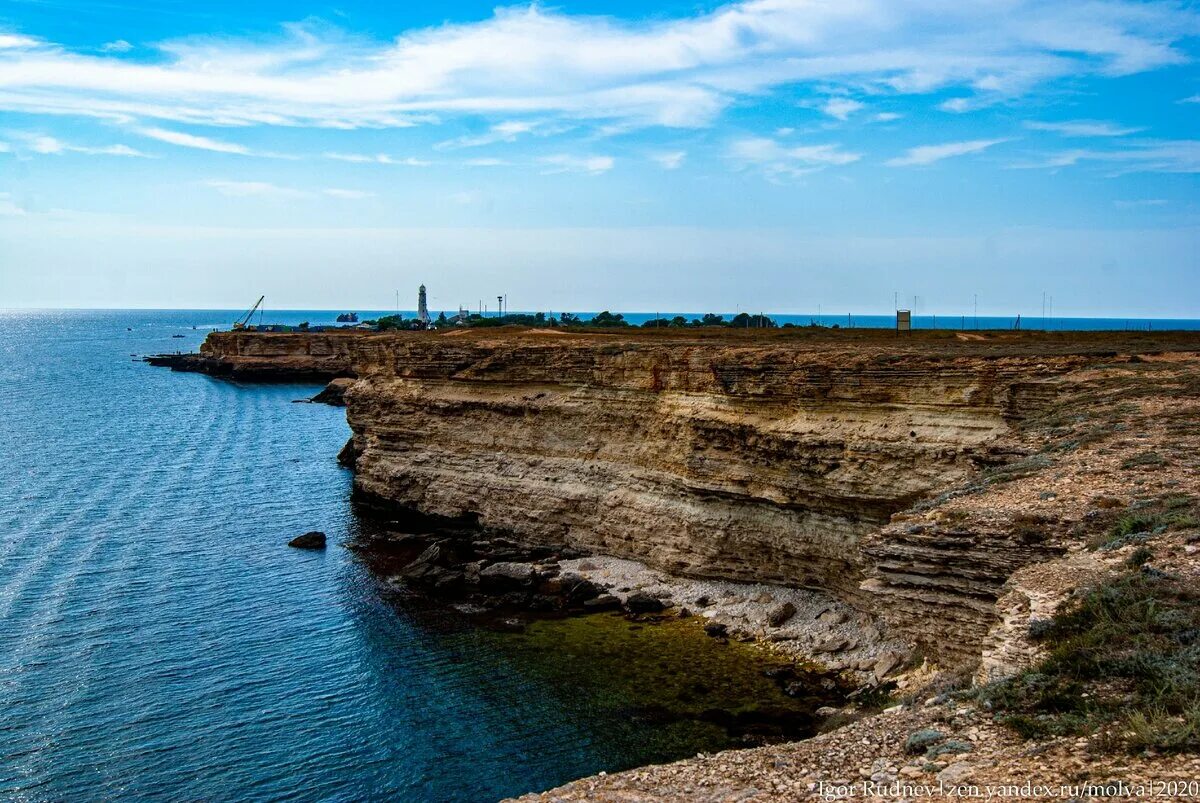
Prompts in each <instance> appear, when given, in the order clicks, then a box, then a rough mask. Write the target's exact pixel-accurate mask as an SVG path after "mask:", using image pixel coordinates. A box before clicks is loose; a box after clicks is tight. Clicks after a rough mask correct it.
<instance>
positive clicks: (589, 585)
mask: <svg viewBox="0 0 1200 803" xmlns="http://www.w3.org/2000/svg"><path fill="white" fill-rule="evenodd" d="M559 582H561V583H562V593H563V596H565V597H566V598H567V602H568V603H571V604H574V605H578V604H580V603H583V602H586V601H588V600H589V599H593V598H594V597H597V596H599V595H600V590H601V589H600V587H599V586H598V585H596V584H595V583H593V582H592V581H591V580H589V579H587V578H586V577H582V576H580V575H578V574H564V575H562V576H561V577H559Z"/></svg>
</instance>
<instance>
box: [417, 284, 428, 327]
mask: <svg viewBox="0 0 1200 803" xmlns="http://www.w3.org/2000/svg"><path fill="white" fill-rule="evenodd" d="M417 319H418V320H420V321H421V325H422V326H429V304H428V303H426V301H425V285H421V288H420V289H419V290H417Z"/></svg>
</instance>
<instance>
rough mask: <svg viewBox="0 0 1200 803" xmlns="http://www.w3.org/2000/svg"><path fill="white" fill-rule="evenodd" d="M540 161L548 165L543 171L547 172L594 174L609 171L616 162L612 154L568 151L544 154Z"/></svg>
mask: <svg viewBox="0 0 1200 803" xmlns="http://www.w3.org/2000/svg"><path fill="white" fill-rule="evenodd" d="M538 161H539V162H540V163H541V164H543V165H545V166H546V168H547V169H546V170H545V171H543V172H546V173H588V174H590V175H593V176H598V175H600V174H601V173H607V172H608V171H609V170H612V168H613V165H614V164H616V160H615V159H613V158H612V157H611V156H572V155H570V154H566V153H557V154H554V155H552V156H543V157H542V158H541V159H539V160H538Z"/></svg>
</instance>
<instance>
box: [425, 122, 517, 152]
mask: <svg viewBox="0 0 1200 803" xmlns="http://www.w3.org/2000/svg"><path fill="white" fill-rule="evenodd" d="M536 128H537V124H536V123H532V122H529V121H526V120H507V121H505V122H502V123H496V124H495V125H493V126H492V127H491V128H489V129H488V130H487V131H486V132H485V133H483V134H476V135H468V136H462V137H455V138H454V139H448V140H446V141H445V142H439V143H438V144H437V145H436V146H435V147H437V148H442V149H453V148H478V147H480V146H482V145H492V144H494V143H497V142H515V141H516V139H517V137H519V136H521V135H522V134H530V133H533V131H534V130H535V129H536Z"/></svg>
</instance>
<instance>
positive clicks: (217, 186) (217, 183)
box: [200, 178, 375, 201]
mask: <svg viewBox="0 0 1200 803" xmlns="http://www.w3.org/2000/svg"><path fill="white" fill-rule="evenodd" d="M200 183H201V184H203V185H204V186H206V187H210V188H212V189H214V190H216V191H217V192H219V193H221V194H222V195H227V196H229V197H230V198H277V199H283V200H301V199H312V198H317V197H319V196H322V195H323V196H326V197H329V198H337V199H339V200H347V201H355V200H360V199H362V198H371V197H373V196H374V195H375V193H373V192H365V191H363V190H346V189H341V188H339V187H327V188H325V189H322V190H320V191H318V192H309V191H308V190H299V189H296V188H295V187H281V186H279V185H278V184H271V183H269V182H266V181H234V180H230V179H223V178H210V179H205V180H204V181H201V182H200Z"/></svg>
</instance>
